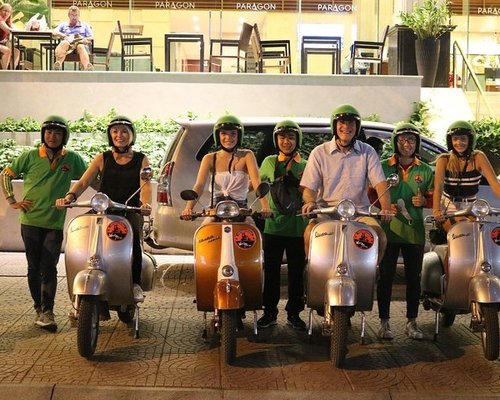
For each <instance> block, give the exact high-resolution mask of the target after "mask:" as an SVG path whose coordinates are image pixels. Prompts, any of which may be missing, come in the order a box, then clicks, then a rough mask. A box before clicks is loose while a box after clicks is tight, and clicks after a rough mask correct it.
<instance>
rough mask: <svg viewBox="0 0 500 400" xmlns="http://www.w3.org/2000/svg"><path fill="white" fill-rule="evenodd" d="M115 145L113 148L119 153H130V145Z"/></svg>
mask: <svg viewBox="0 0 500 400" xmlns="http://www.w3.org/2000/svg"><path fill="white" fill-rule="evenodd" d="M112 147H113V150H114V151H115V152H117V153H120V154H125V153H128V151H129V150H130V146H125V147H121V148H120V147H116V146H112Z"/></svg>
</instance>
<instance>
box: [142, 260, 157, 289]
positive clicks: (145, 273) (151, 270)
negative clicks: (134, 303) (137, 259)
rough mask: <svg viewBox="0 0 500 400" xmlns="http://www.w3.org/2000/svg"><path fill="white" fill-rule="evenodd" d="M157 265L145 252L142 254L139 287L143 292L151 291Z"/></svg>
mask: <svg viewBox="0 0 500 400" xmlns="http://www.w3.org/2000/svg"><path fill="white" fill-rule="evenodd" d="M157 269H158V265H157V264H156V260H155V258H154V257H153V256H152V255H151V254H149V253H146V252H144V251H143V252H142V271H141V287H142V290H144V291H145V292H149V291H150V290H153V288H154V284H155V278H156V270H157Z"/></svg>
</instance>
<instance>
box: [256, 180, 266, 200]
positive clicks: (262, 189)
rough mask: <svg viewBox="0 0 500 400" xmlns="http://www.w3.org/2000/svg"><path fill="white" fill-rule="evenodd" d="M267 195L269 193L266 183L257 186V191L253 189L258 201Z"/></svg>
mask: <svg viewBox="0 0 500 400" xmlns="http://www.w3.org/2000/svg"><path fill="white" fill-rule="evenodd" d="M268 193H269V183H267V182H262V183H261V184H260V185H259V186H257V189H255V194H256V195H257V198H258V199H261V198H262V197H264V196H265V195H266V194H268Z"/></svg>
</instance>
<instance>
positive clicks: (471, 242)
mask: <svg viewBox="0 0 500 400" xmlns="http://www.w3.org/2000/svg"><path fill="white" fill-rule="evenodd" d="M473 225H474V223H473V222H460V223H457V224H455V225H453V227H452V228H451V229H450V232H449V233H448V271H447V279H446V281H447V284H446V296H445V299H444V304H443V307H446V308H451V309H458V310H468V309H469V283H470V280H471V278H472V276H473V272H474V264H475V262H476V256H477V237H475V236H474V232H473V231H474V229H473Z"/></svg>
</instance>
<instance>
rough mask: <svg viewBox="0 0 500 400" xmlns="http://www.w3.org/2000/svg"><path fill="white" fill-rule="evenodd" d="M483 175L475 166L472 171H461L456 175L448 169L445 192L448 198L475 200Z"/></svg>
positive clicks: (445, 178)
mask: <svg viewBox="0 0 500 400" xmlns="http://www.w3.org/2000/svg"><path fill="white" fill-rule="evenodd" d="M482 177H483V176H482V175H481V173H480V172H479V171H478V170H477V169H475V168H474V169H473V170H472V171H465V172H464V171H460V172H459V174H458V176H455V177H452V176H451V172H450V171H448V170H446V171H445V177H444V188H443V193H444V195H445V196H446V197H447V198H448V199H451V200H454V201H470V200H475V199H476V194H477V192H478V191H479V184H480V183H481V178H482Z"/></svg>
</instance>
